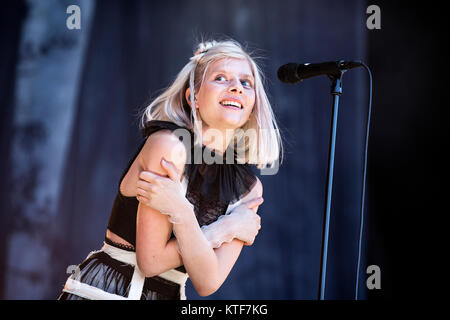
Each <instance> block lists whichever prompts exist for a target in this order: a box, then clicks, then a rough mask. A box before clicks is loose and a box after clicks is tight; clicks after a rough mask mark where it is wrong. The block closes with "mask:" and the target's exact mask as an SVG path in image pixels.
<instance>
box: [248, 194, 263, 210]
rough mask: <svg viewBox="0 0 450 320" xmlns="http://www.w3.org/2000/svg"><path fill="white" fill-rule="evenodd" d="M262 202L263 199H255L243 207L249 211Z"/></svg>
mask: <svg viewBox="0 0 450 320" xmlns="http://www.w3.org/2000/svg"><path fill="white" fill-rule="evenodd" d="M263 202H264V199H263V197H259V198H255V199H252V200H249V201H248V202H246V203H245V205H246V206H247V207H248V208H249V209H253V208H255V207H257V206H260V205H261V204H262V203H263Z"/></svg>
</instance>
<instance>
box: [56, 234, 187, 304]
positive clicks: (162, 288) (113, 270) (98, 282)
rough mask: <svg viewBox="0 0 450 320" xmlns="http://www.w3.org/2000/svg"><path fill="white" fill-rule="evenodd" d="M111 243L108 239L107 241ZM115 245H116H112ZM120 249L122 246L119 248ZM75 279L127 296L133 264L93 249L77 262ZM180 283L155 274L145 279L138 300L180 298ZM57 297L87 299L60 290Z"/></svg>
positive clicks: (60, 298)
mask: <svg viewBox="0 0 450 320" xmlns="http://www.w3.org/2000/svg"><path fill="white" fill-rule="evenodd" d="M109 244H111V245H115V244H112V243H111V242H110V243H109ZM115 246H116V245H115ZM120 249H123V248H120ZM79 268H80V275H79V278H78V280H79V281H80V282H83V283H86V284H88V285H91V286H94V287H97V288H100V289H102V290H104V291H106V292H108V293H112V294H117V295H120V296H124V297H127V296H128V292H129V290H130V283H131V279H132V277H133V272H134V266H132V265H129V264H125V263H123V262H120V261H117V260H115V259H113V258H111V257H110V256H109V255H108V254H107V253H105V252H102V251H100V252H96V253H94V254H92V255H91V256H89V257H88V258H87V259H86V260H84V261H83V262H82V263H81V264H80V265H79ZM179 299H180V285H179V284H177V283H174V282H171V281H168V280H166V279H163V278H160V277H158V276H155V277H151V278H145V282H144V288H143V290H142V296H141V300H179ZM58 300H86V299H84V298H82V297H79V296H77V295H74V294H71V293H67V292H63V293H61V295H60V296H59V297H58Z"/></svg>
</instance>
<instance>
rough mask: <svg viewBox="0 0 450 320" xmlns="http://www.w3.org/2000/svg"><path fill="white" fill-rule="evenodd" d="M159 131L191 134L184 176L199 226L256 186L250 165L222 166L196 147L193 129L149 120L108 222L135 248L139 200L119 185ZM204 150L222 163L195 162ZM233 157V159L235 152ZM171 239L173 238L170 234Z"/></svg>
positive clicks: (215, 218)
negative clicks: (125, 194)
mask: <svg viewBox="0 0 450 320" xmlns="http://www.w3.org/2000/svg"><path fill="white" fill-rule="evenodd" d="M162 129H169V130H171V131H173V130H176V129H186V130H188V131H189V133H190V139H191V141H190V146H191V150H186V151H187V152H188V155H189V153H190V157H189V156H188V161H187V163H186V164H185V170H184V176H185V177H186V178H187V180H188V185H187V191H186V198H187V199H188V200H189V202H190V203H192V204H193V206H194V212H195V215H196V218H197V221H198V223H199V225H200V227H201V226H203V225H208V224H210V223H212V222H214V221H216V220H217V219H218V218H219V216H221V215H223V214H225V212H226V210H227V208H228V205H229V204H230V203H231V202H235V201H237V200H239V199H241V198H243V197H244V196H245V195H246V194H247V193H248V192H249V191H250V190H251V189H252V188H253V186H254V184H255V183H256V175H255V174H254V173H253V172H252V166H251V165H249V164H247V163H245V164H240V163H237V162H236V161H234V163H233V164H227V163H225V161H226V159H223V158H222V155H221V154H217V155H216V154H215V153H214V150H210V149H209V148H208V147H206V146H205V145H202V146H201V147H200V146H198V145H197V146H195V145H194V133H193V132H192V130H190V129H188V128H186V127H180V126H178V125H177V124H175V123H173V122H170V121H163V120H151V121H149V122H147V124H146V125H145V127H144V129H143V130H142V135H143V137H144V140H143V141H142V142H141V144H140V146H139V147H138V150H137V151H136V152H135V154H134V156H133V158H132V159H131V160H130V162H129V163H128V165H127V167H126V168H125V170H124V171H123V173H122V176H121V178H120V180H119V184H118V192H117V195H116V198H115V200H114V203H113V207H112V210H111V215H110V219H109V222H108V229H109V230H111V231H112V232H114V233H115V234H117V235H118V236H120V237H121V238H123V239H125V240H126V241H128V242H129V243H131V244H132V245H133V246H134V247H136V217H137V208H138V204H139V201H138V200H137V199H136V197H135V196H132V197H127V196H124V195H123V194H122V193H121V192H120V184H121V182H122V180H123V178H124V177H125V175H126V174H127V172H128V170H129V169H130V167H131V165H132V164H133V162H134V160H135V159H136V157H137V156H138V154H139V152H140V151H141V149H142V147H143V146H144V144H145V142H146V140H147V138H148V137H149V136H150V135H151V134H152V133H154V132H156V131H158V130H162ZM199 148H200V149H199ZM205 149H207V150H206V152H208V151H209V152H210V153H211V155H212V156H215V157H216V158H220V159H222V161H221V162H222V164H220V163H212V164H207V163H205V162H204V161H203V157H201V159H200V160H201V161H200V162H201V163H197V162H198V161H197V158H194V154H195V153H197V154H199V151H200V154H201V155H203V154H204V153H203V152H205ZM234 155H235V156H234V158H235V159H236V153H234ZM189 159H190V160H191V161H189ZM194 159H195V160H196V161H195V162H194ZM208 162H209V161H208ZM172 237H174V234H173V232H172ZM183 269H184V268H183ZM183 272H185V271H183Z"/></svg>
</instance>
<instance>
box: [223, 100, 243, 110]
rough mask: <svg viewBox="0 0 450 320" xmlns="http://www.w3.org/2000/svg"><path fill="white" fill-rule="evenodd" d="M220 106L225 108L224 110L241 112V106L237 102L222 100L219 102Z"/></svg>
mask: <svg viewBox="0 0 450 320" xmlns="http://www.w3.org/2000/svg"><path fill="white" fill-rule="evenodd" d="M220 104H221V105H222V106H223V107H225V108H229V109H234V110H242V109H243V106H242V104H240V103H239V102H237V101H232V100H223V101H221V102H220Z"/></svg>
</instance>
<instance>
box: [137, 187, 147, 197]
mask: <svg viewBox="0 0 450 320" xmlns="http://www.w3.org/2000/svg"><path fill="white" fill-rule="evenodd" d="M136 195H137V196H140V197H144V198H147V199H150V194H149V193H148V192H147V190H144V189H141V188H137V189H136Z"/></svg>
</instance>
